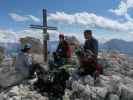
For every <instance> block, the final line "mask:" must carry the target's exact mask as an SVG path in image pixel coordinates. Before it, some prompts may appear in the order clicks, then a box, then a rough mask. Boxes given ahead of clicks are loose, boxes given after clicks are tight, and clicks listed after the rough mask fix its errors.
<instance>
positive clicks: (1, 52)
mask: <svg viewBox="0 0 133 100" xmlns="http://www.w3.org/2000/svg"><path fill="white" fill-rule="evenodd" d="M3 59H4V48H2V47H0V63H1V62H2V61H3Z"/></svg>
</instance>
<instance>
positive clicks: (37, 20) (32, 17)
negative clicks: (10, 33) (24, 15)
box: [29, 15, 40, 22]
mask: <svg viewBox="0 0 133 100" xmlns="http://www.w3.org/2000/svg"><path fill="white" fill-rule="evenodd" d="M29 17H30V18H31V19H32V20H33V21H34V22H40V19H39V18H37V17H35V16H33V15H29Z"/></svg>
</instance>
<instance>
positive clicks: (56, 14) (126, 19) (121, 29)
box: [0, 0, 133, 42]
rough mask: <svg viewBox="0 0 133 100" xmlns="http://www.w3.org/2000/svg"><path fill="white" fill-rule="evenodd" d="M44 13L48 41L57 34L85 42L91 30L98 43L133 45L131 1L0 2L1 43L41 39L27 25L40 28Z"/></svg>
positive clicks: (10, 0) (41, 0)
mask: <svg viewBox="0 0 133 100" xmlns="http://www.w3.org/2000/svg"><path fill="white" fill-rule="evenodd" d="M43 8H45V9H47V12H48V25H49V26H55V27H57V28H58V30H57V31H49V33H50V39H51V40H54V39H55V40H56V39H57V38H58V34H59V33H64V34H65V35H69V36H71V35H74V36H76V37H77V38H78V39H79V40H80V41H81V42H83V41H84V38H83V32H84V30H86V29H90V30H92V32H93V35H94V37H95V38H97V39H98V40H99V41H100V42H106V41H108V40H110V39H114V38H115V39H116V38H117V39H124V40H126V41H133V12H132V10H133V0H0V12H1V13H0V19H1V20H0V42H3V41H4V42H16V41H18V39H19V38H20V37H24V36H33V37H37V38H41V39H42V32H41V31H40V30H34V29H30V28H29V25H30V24H39V25H41V24H42V9H43Z"/></svg>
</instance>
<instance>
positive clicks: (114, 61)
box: [0, 52, 133, 100]
mask: <svg viewBox="0 0 133 100" xmlns="http://www.w3.org/2000/svg"><path fill="white" fill-rule="evenodd" d="M98 61H99V65H100V66H102V68H103V73H102V74H101V75H100V76H99V77H98V78H97V79H96V80H94V78H92V77H91V76H89V75H87V76H84V77H80V76H78V75H76V74H74V72H75V71H76V68H73V69H72V68H70V69H72V70H70V72H71V76H70V78H69V80H68V81H67V82H66V83H67V88H66V90H65V95H64V97H63V98H64V100H133V58H132V57H129V56H127V55H125V54H119V53H114V52H113V53H111V52H104V53H99V60H98ZM4 68H6V70H7V67H1V70H0V71H1V72H3V69H4ZM10 70H11V69H10ZM35 81H36V79H34V80H30V81H28V82H27V81H26V82H23V83H21V84H19V85H15V86H12V87H9V88H6V89H5V90H4V89H3V88H1V90H0V100H48V97H47V95H42V94H40V93H38V92H37V90H34V89H33V87H32V84H33V83H34V82H35ZM0 84H2V82H1V81H0Z"/></svg>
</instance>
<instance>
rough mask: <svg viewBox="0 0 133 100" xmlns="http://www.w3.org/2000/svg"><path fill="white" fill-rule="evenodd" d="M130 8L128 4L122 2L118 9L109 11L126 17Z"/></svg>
mask: <svg viewBox="0 0 133 100" xmlns="http://www.w3.org/2000/svg"><path fill="white" fill-rule="evenodd" d="M127 10H128V7H127V3H126V2H124V0H122V1H121V2H120V4H119V5H118V7H117V8H116V9H110V10H109V11H110V12H112V13H115V14H116V15H119V16H121V15H125V14H126V13H127Z"/></svg>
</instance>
